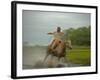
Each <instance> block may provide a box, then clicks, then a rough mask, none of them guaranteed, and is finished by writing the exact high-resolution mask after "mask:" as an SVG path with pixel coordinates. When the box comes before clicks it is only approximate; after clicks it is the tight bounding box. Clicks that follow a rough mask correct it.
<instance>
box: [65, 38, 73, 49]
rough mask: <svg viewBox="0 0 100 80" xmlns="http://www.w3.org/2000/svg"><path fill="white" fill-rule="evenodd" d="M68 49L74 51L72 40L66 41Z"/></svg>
mask: <svg viewBox="0 0 100 80" xmlns="http://www.w3.org/2000/svg"><path fill="white" fill-rule="evenodd" d="M66 47H67V48H69V49H72V44H71V40H67V41H66Z"/></svg>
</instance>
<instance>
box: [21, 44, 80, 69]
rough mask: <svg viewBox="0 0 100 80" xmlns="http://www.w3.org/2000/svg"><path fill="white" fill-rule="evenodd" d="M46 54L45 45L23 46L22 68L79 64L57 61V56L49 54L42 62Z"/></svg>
mask: <svg viewBox="0 0 100 80" xmlns="http://www.w3.org/2000/svg"><path fill="white" fill-rule="evenodd" d="M45 55H46V47H41V46H35V47H23V69H38V68H40V69H41V68H54V67H78V66H81V65H79V64H72V63H70V62H64V60H63V59H62V60H60V61H59V62H58V60H57V57H53V59H51V56H49V57H48V58H47V60H46V61H45V62H43V60H44V57H45Z"/></svg>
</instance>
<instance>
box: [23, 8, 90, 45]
mask: <svg viewBox="0 0 100 80" xmlns="http://www.w3.org/2000/svg"><path fill="white" fill-rule="evenodd" d="M90 20H91V19H90V14H89V13H69V12H44V11H31V10H23V13H22V27H23V42H28V43H29V44H33V45H48V44H49V43H50V41H51V39H52V36H50V35H47V33H48V32H53V31H56V28H57V26H59V27H61V28H62V30H64V29H68V28H71V27H72V28H77V27H82V26H89V25H90V24H91V23H90Z"/></svg>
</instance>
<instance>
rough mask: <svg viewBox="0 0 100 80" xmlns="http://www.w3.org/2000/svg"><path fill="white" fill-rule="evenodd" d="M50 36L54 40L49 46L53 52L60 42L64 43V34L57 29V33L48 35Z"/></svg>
mask: <svg viewBox="0 0 100 80" xmlns="http://www.w3.org/2000/svg"><path fill="white" fill-rule="evenodd" d="M48 34H50V35H53V37H54V39H53V41H52V43H51V44H50V48H51V49H52V50H54V49H55V48H56V47H57V46H58V45H59V44H60V43H61V42H64V41H65V40H64V33H63V32H61V28H60V27H57V31H56V32H53V33H51V32H50V33H48Z"/></svg>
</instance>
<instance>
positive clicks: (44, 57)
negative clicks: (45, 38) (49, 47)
mask: <svg viewBox="0 0 100 80" xmlns="http://www.w3.org/2000/svg"><path fill="white" fill-rule="evenodd" d="M48 56H49V53H47V54H46V56H45V57H44V60H43V63H44V62H45V61H46V59H47V57H48Z"/></svg>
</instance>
